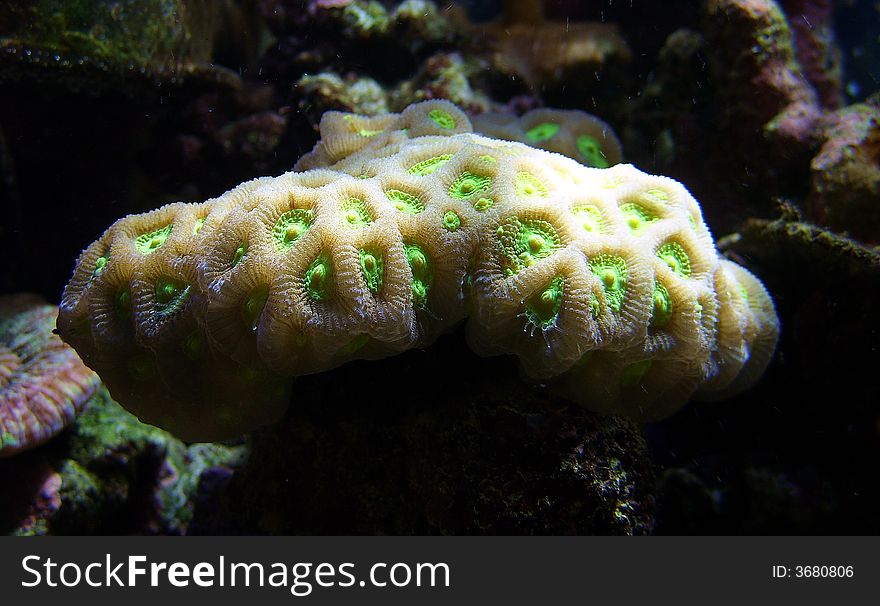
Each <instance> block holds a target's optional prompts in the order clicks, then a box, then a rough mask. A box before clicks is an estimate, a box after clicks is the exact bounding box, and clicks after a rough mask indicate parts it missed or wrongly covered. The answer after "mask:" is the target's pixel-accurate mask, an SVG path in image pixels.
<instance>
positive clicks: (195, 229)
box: [193, 217, 206, 236]
mask: <svg viewBox="0 0 880 606" xmlns="http://www.w3.org/2000/svg"><path fill="white" fill-rule="evenodd" d="M205 219H206V217H199V218H198V219H196V222H195V223H193V235H194V236H197V235H199V232H200V231H202V227H204V225H205Z"/></svg>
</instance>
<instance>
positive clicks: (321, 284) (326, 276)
mask: <svg viewBox="0 0 880 606" xmlns="http://www.w3.org/2000/svg"><path fill="white" fill-rule="evenodd" d="M330 274H331V267H330V259H329V257H327V256H325V255H320V256H319V257H318V258H317V259H315V260H314V261H312V264H311V265H309V268H308V269H307V270H306V275H305V278H304V279H303V283H304V284H305V287H306V293H308V295H309V297H311V298H312V300H314V301H323V300H324V299H326V298H327V296H328V295H329V293H330Z"/></svg>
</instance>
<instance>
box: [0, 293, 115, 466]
mask: <svg viewBox="0 0 880 606" xmlns="http://www.w3.org/2000/svg"><path fill="white" fill-rule="evenodd" d="M57 315H58V309H57V308H56V307H55V306H54V305H48V304H46V302H45V301H43V300H42V299H40V298H39V297H37V296H36V295H26V294H22V295H5V296H2V297H0V457H7V456H11V455H13V454H16V453H18V452H21V451H23V450H27V449H29V448H33V447H34V446H38V445H39V444H42V443H43V442H46V441H48V440H49V439H50V438H52V437H53V436H55V435H56V434H57V433H58V432H60V431H61V430H62V429H64V428H65V427H67V426H68V425H69V424H71V423H72V422H73V421H74V419H76V416H77V415H78V414H79V412H80V411H81V410H82V408H83V406H84V405H85V404H86V402H87V401H88V400H89V399H90V398H91V397H92V396H93V395H94V394H95V391H96V390H97V389H98V386H99V385H100V382H99V380H98V377H97V375H96V374H95V373H94V372H92V371H91V370H89V369H88V368H86V366H85V365H84V364H83V363H82V361H81V360H80V359H79V357H78V356H77V355H76V352H75V351H73V349H71V348H70V347H69V346H68V345H66V344H64V343H63V342H62V341H61V339H59V338H58V336H57V335H55V334H54V333H53V332H52V331H53V330H54V329H55V318H56V316H57Z"/></svg>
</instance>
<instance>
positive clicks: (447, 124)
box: [428, 109, 455, 130]
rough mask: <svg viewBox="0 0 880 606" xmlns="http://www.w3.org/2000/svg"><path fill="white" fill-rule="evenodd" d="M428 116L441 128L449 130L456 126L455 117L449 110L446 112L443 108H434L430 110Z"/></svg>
mask: <svg viewBox="0 0 880 606" xmlns="http://www.w3.org/2000/svg"><path fill="white" fill-rule="evenodd" d="M428 118H430V119H431V122H433V123H434V124H436V125H437V126H439V127H440V128H445V129H447V130H450V129H453V128H455V118H453V117H452V116H451V115H450V114H449V112H445V111H443V110H442V109H432V110H431V111H429V112H428Z"/></svg>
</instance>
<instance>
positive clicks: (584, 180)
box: [59, 101, 778, 440]
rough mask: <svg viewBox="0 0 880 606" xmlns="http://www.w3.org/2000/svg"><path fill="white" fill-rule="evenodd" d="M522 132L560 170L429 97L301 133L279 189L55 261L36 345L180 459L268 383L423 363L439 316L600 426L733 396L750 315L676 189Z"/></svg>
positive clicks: (114, 232)
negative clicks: (98, 387) (294, 161)
mask: <svg viewBox="0 0 880 606" xmlns="http://www.w3.org/2000/svg"><path fill="white" fill-rule="evenodd" d="M549 115H552V116H554V120H555V121H554V122H553V124H558V123H560V122H559V115H558V114H549ZM567 116H568V117H569V119H571V120H575V122H577V116H576V115H574V114H567ZM529 121H534V123H531V122H523V123H521V124H520V128H521V129H522V128H523V127H524V126H528V128H526V129H524V132H525V133H527V134H526V135H524V136H525V137H526V138H528V139H531V140H532V142H533V143H546V142H547V141H552V140H553V139H554V138H556V137H560V136H561V135H562V134H563V132H565V133H566V136H569V140H568V143H569V144H570V147H571V149H570V151H571V158H566V157H564V156H561V155H559V154H554V153H549V152H547V151H543V150H539V149H535V148H533V147H529V146H527V145H524V144H522V143H517V142H511V141H504V140H500V139H495V138H490V137H487V136H482V135H477V134H475V133H473V132H472V129H471V123H470V120H469V118H468V117H467V116H466V115H465V114H464V113H463V112H462V111H461V110H459V109H458V108H457V107H455V106H454V105H452V104H451V103H448V102H443V101H428V102H423V103H418V104H415V105H411V106H410V107H408V108H407V109H406V110H405V111H404V112H402V113H401V114H389V115H382V116H376V117H365V116H355V115H352V114H347V115H345V114H339V113H332V112H331V113H329V114H325V116H324V118H323V120H322V122H321V137H322V138H321V141H320V142H319V143H318V145H317V146H316V147H315V149H314V150H313V151H312V152H311V153H310V154H307V155H306V156H304V157H303V158H302V159H301V160H300V162H299V163H298V165H297V167H296V170H295V171H294V172H289V173H286V174H283V175H281V176H279V177H275V178H263V179H257V180H254V181H251V182H248V183H245V184H242V185H241V186H239V187H237V188H235V189H233V190H231V191H229V192H227V193H226V194H224V195H222V196H220V197H219V198H216V199H214V200H209V201H208V202H206V203H203V204H200V205H195V204H193V205H188V204H173V205H169V206H166V207H163V208H160V209H158V210H156V211H153V212H152V213H147V214H145V215H142V216H137V217H127V218H125V219H121V220H120V221H118V222H117V223H115V224H114V225H113V226H111V227H110V228H109V229H108V230H107V232H105V234H104V235H103V236H101V238H100V239H99V240H98V241H97V242H95V243H94V244H92V245H91V246H89V247H88V248H87V249H86V250H85V252H84V253H83V254H82V255H81V257H80V259H79V261H78V263H77V266H76V269H75V270H74V274H73V277H72V279H71V281H70V283H69V284H68V285H67V288H66V289H65V292H64V297H63V301H62V304H61V313H60V321H59V331H60V334H61V335H62V337H63V338H64V339H65V340H66V341H67V342H69V343H71V344H72V345H73V346H74V347H75V348H76V349H77V351H78V352H79V353H80V354H81V355H82V357H83V359H84V360H85V361H86V363H87V364H89V365H90V366H91V367H93V368H94V369H96V370H97V371H98V372H99V374H100V375H101V377H102V378H103V379H104V381H105V382H106V384H107V386H108V387H109V389H110V391H111V394H112V395H113V396H114V398H116V399H117V400H118V401H119V402H120V403H121V404H123V405H124V406H126V407H127V408H129V409H130V410H132V411H133V412H135V413H136V414H138V415H139V416H140V417H141V418H142V419H143V420H145V421H147V422H150V423H154V424H157V425H160V426H162V427H165V428H168V429H170V430H171V431H173V432H175V433H177V434H178V435H180V436H181V437H184V438H186V439H191V440H203V439H216V438H222V437H227V436H232V435H236V434H238V433H241V432H243V431H247V430H249V429H251V428H253V427H255V426H258V425H260V424H263V423H266V422H269V421H271V420H273V419H274V418H276V417H277V416H279V415H280V414H281V412H282V411H283V410H284V407H285V406H286V405H287V403H288V402H289V397H290V393H289V390H288V384H289V379H288V378H287V377H289V376H291V375H303V374H309V373H316V372H323V371H326V370H329V369H331V368H333V367H336V366H339V365H341V364H343V363H345V362H347V361H350V360H355V359H377V358H383V357H387V356H390V355H393V354H396V353H399V352H402V351H405V350H407V349H411V348H413V347H417V346H418V347H421V346H425V345H428V344H430V343H431V342H432V341H434V340H435V339H436V338H437V337H438V336H439V335H441V334H443V333H444V332H447V331H448V330H450V329H451V328H452V327H454V326H455V325H456V324H458V323H459V322H461V321H462V320H467V334H468V339H469V342H470V344H471V346H472V347H473V348H474V349H475V350H476V351H477V352H478V353H480V354H482V355H496V354H513V355H516V356H518V357H519V359H520V361H521V363H522V366H523V369H524V371H525V373H526V374H527V375H528V376H530V377H532V378H534V379H537V380H541V381H545V382H548V383H549V384H550V386H551V387H552V388H554V389H556V390H558V391H560V392H562V393H564V394H567V395H568V396H569V397H570V398H572V399H573V400H575V401H577V402H578V403H580V404H583V405H584V406H587V407H589V408H591V409H594V410H598V411H602V412H609V413H615V414H625V415H629V416H632V417H636V418H640V419H656V418H661V417H663V416H666V415H668V414H671V413H672V412H674V411H675V410H676V409H678V408H679V407H680V406H682V405H683V404H684V403H685V402H686V401H687V400H688V399H689V398H690V397H691V396H692V395H694V394H695V393H698V394H700V395H706V396H708V397H720V396H724V395H729V394H732V393H736V392H737V391H741V390H743V389H745V388H747V387H748V386H749V385H751V384H752V383H753V382H754V381H755V380H757V378H758V376H759V375H760V374H761V372H762V371H763V369H764V368H765V367H766V365H767V363H768V362H769V360H770V357H771V355H772V353H773V350H774V347H775V343H776V338H777V333H778V322H777V319H776V315H775V311H774V309H773V304H772V301H771V299H770V297H769V295H768V294H767V293H766V291H765V290H764V288H763V286H762V285H761V283H760V282H759V281H758V280H757V279H756V278H755V277H754V276H752V275H751V274H750V273H749V272H747V271H746V270H745V269H743V268H741V267H739V266H737V265H735V264H733V263H731V262H728V261H724V260H722V259H720V258H719V256H718V253H717V251H716V250H715V247H714V243H713V240H712V237H711V235H710V234H709V231H708V229H707V227H706V225H705V223H704V222H703V220H702V217H701V215H700V209H699V206H698V205H697V203H696V201H695V200H694V199H693V197H691V195H690V194H689V193H688V191H687V190H686V189H685V188H684V187H683V186H682V185H681V184H679V183H677V182H675V181H673V180H671V179H667V178H664V177H656V176H651V175H647V174H645V173H643V172H640V171H639V170H637V169H635V168H634V167H632V166H630V165H624V164H616V165H613V166H611V167H610V168H605V169H599V168H590V167H588V166H585V165H584V164H583V163H582V162H583V160H584V158H582V157H579V156H578V153H579V151H578V145H577V143H576V141H577V140H578V137H579V136H584V135H585V133H583V132H580V133H578V131H577V129H574V130H570V129H567V128H562V127H561V128H560V129H558V130H557V129H555V128H554V127H553V126H548V124H551V122H550V120H549V118H548V114H547V113H546V112H545V113H543V114H540V115H537V116H535V117H530V118H529ZM352 124H355V125H356V129H354V130H353V129H352ZM589 136H590V137H593V135H589ZM597 141H598V140H595V139H594V141H593V143H591V145H593V144H594V143H595V144H598V143H597ZM613 141H614V139H613V135H606V136H605V139H604V143H602V144H601V146H602V158H603V160H604V161H607V163H608V164H609V165H612V164H615V162H616V161H617V160H618V159H619V147H615V146H614V145H613V144H609V142H613ZM591 149H592V148H591ZM591 153H592V152H591ZM582 155H583V154H581V156H582ZM572 158H577V159H578V160H580V162H579V161H576V160H575V159H572ZM199 221H201V222H200V223H199ZM197 224H198V225H199V226H200V229H198V230H196V229H194V226H195V225H197ZM158 233H161V234H162V235H161V237H160V236H158V235H156V234H158ZM144 234H147V235H149V239H146V238H145V237H144ZM162 238H164V239H162ZM157 239H160V240H161V242H159V241H157ZM144 242H146V244H144ZM154 242H156V245H155V246H153V244H154ZM144 246H146V247H147V248H146V249H145V248H144ZM145 251H146V252H145ZM101 259H103V261H101ZM99 266H100V267H99ZM98 269H99V271H98ZM144 285H147V286H144ZM123 294H124V299H125V304H124V305H123V304H122V303H121V298H122V297H123ZM194 344H195V345H194ZM196 345H197V346H196Z"/></svg>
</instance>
